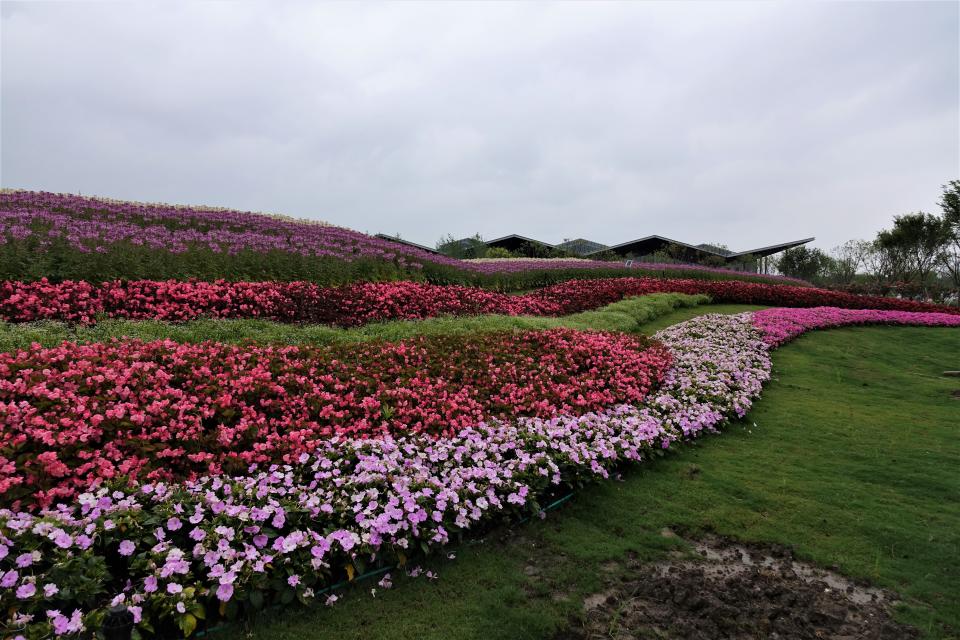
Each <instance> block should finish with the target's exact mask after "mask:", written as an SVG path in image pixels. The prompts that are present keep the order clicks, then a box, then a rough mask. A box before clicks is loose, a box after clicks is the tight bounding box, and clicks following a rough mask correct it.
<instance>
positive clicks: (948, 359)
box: [219, 307, 960, 640]
mask: <svg viewBox="0 0 960 640" xmlns="http://www.w3.org/2000/svg"><path fill="white" fill-rule="evenodd" d="M716 310H718V309H717V308H715V307H701V308H699V309H695V310H683V311H681V312H677V313H674V314H671V315H669V316H665V317H662V318H661V319H660V321H659V322H661V323H662V322H669V321H671V319H672V320H676V319H677V318H679V317H682V316H685V315H693V314H696V313H703V312H706V311H716ZM734 310H738V309H734ZM644 328H645V329H646V330H650V329H651V328H653V325H651V324H647V325H645V326H644ZM958 357H960V331H957V330H953V329H930V328H909V327H896V328H894V327H868V328H852V329H840V330H834V331H825V332H819V333H814V334H810V335H807V336H804V337H802V338H800V339H799V340H797V341H796V342H794V343H792V344H790V345H788V346H786V347H784V348H782V349H780V350H779V351H777V352H776V353H775V354H774V362H775V379H774V380H773V381H771V383H770V384H769V386H768V387H767V389H766V390H765V394H764V397H763V399H761V400H760V401H759V402H758V403H757V405H756V406H755V407H754V410H753V411H752V412H751V413H750V414H749V415H748V416H747V418H746V419H745V420H743V421H740V422H738V423H736V424H734V425H732V426H730V427H729V428H728V429H727V430H726V432H725V433H724V434H723V435H722V436H714V437H707V438H704V439H703V440H701V441H700V442H698V443H695V444H692V445H689V446H686V447H684V448H683V449H681V450H680V451H679V452H678V453H677V455H672V456H668V457H666V458H664V459H661V460H659V461H656V462H652V463H648V464H645V465H642V466H640V467H638V468H636V469H634V470H632V471H630V472H629V473H625V477H624V480H623V482H608V483H603V484H598V485H594V486H591V487H589V488H587V489H586V490H584V491H582V492H580V493H579V494H578V495H577V496H576V497H575V498H574V500H573V501H571V502H569V503H567V505H565V506H564V507H563V508H561V509H560V510H558V511H556V512H553V513H551V514H550V516H549V517H548V518H547V519H546V520H544V521H542V522H540V521H535V522H532V523H527V524H524V525H521V526H518V527H517V528H516V529H515V530H514V531H500V532H497V533H496V534H491V535H488V536H487V537H486V539H483V540H479V541H474V542H469V543H465V544H463V545H461V546H460V547H459V548H458V549H456V554H457V559H456V560H454V561H450V560H447V559H446V558H436V559H434V560H432V561H431V563H430V566H431V567H432V568H433V569H435V570H438V571H439V574H440V578H439V579H438V580H436V581H431V580H427V579H426V578H424V577H420V578H416V579H411V578H406V577H403V576H402V575H401V574H402V572H399V571H394V572H393V577H394V582H395V587H394V589H392V590H390V591H384V590H383V589H378V591H377V594H376V598H373V597H372V596H371V594H370V588H371V587H374V586H375V584H373V583H365V584H363V585H357V586H354V587H352V588H350V589H348V590H347V591H345V592H342V593H341V594H340V596H341V601H340V602H339V603H338V604H337V606H335V607H333V608H330V609H327V608H325V607H322V606H321V607H318V608H316V609H312V610H300V611H285V612H283V613H281V614H279V616H280V617H279V618H278V619H273V620H270V621H262V622H261V623H259V624H256V625H254V627H253V628H252V637H253V638H256V639H261V640H287V639H290V640H292V639H306V640H321V639H324V638H364V639H377V638H384V639H413V638H417V639H421V638H444V639H447V638H449V639H471V638H483V639H499V638H502V639H505V640H506V639H511V640H514V639H518V638H549V637H551V636H552V635H553V634H554V633H555V632H556V631H557V630H558V629H560V628H562V627H563V626H564V625H565V624H567V621H568V620H569V619H570V618H571V617H575V616H578V615H580V613H581V612H582V600H583V597H584V596H585V595H587V594H590V593H593V592H596V591H598V590H600V589H601V588H602V585H603V583H604V579H605V578H608V577H610V576H611V575H616V574H617V573H619V572H622V571H624V569H623V568H622V567H623V566H624V565H623V564H622V563H619V562H618V561H621V560H623V559H624V557H625V556H626V555H627V554H628V553H634V554H636V555H637V556H639V557H640V558H654V557H657V556H658V555H660V554H662V553H663V552H664V551H665V550H666V549H668V548H671V547H673V546H674V545H676V544H679V543H677V542H676V541H675V540H672V539H668V538H664V537H662V536H661V535H660V533H659V532H660V531H661V529H662V528H663V527H671V528H673V529H674V530H675V531H678V532H680V533H681V534H683V535H685V536H696V535H697V534H699V533H702V532H715V533H718V534H721V535H725V536H729V537H732V538H737V539H741V540H746V541H766V542H776V543H781V544H786V545H790V546H792V547H793V548H794V549H795V550H796V552H797V553H798V554H799V555H800V556H801V557H803V558H806V559H809V560H812V561H815V562H817V563H820V564H822V565H826V566H831V565H836V566H837V568H838V569H839V570H840V571H842V572H843V573H845V574H848V575H850V576H855V577H859V578H865V579H868V580H870V581H871V582H873V583H875V584H878V585H881V586H883V587H887V588H891V589H894V590H896V591H898V592H899V593H900V594H901V595H902V596H903V598H904V604H902V605H900V606H899V608H898V609H897V615H898V617H899V618H900V619H902V620H903V621H906V622H909V623H912V624H915V625H917V626H918V627H919V628H921V629H922V630H923V631H924V633H925V635H926V636H927V637H930V638H951V637H957V634H958V633H960V586H958V585H960V438H958V436H960V433H958V429H960V420H958V416H960V400H958V399H955V398H953V397H951V394H952V393H954V392H955V391H956V390H957V388H958V386H960V385H958V383H957V381H956V379H949V378H944V377H941V376H940V373H941V372H942V371H943V370H945V369H956V368H958V367H957V365H958V361H957V358H958ZM232 631H237V630H235V629H228V630H227V631H226V632H224V633H227V634H229V633H231V632H232ZM219 637H223V635H222V634H220V636H219Z"/></svg>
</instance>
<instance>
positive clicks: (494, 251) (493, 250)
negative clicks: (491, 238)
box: [484, 247, 516, 258]
mask: <svg viewBox="0 0 960 640" xmlns="http://www.w3.org/2000/svg"><path fill="white" fill-rule="evenodd" d="M515 257H516V256H514V255H513V254H512V253H510V252H509V251H507V250H506V249H504V248H503V247H490V248H489V249H487V254H486V255H485V256H484V258H515Z"/></svg>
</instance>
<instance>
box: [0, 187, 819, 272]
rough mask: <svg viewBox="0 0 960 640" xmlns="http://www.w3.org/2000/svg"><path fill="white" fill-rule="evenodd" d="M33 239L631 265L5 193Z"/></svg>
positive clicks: (4, 212)
mask: <svg viewBox="0 0 960 640" xmlns="http://www.w3.org/2000/svg"><path fill="white" fill-rule="evenodd" d="M27 238H35V239H37V240H38V241H39V247H40V248H41V249H42V248H45V247H49V246H50V244H51V243H52V242H53V241H54V240H61V241H64V242H66V243H67V245H68V246H69V247H71V248H72V249H74V250H76V251H78V252H82V253H106V252H108V251H109V250H110V249H111V247H112V246H114V245H118V244H120V243H129V244H132V245H135V246H143V247H147V248H150V249H154V250H157V251H165V252H170V253H176V254H183V253H187V252H188V251H191V250H195V249H205V250H210V251H213V252H214V253H224V254H228V255H236V254H239V253H241V252H243V251H253V252H256V253H268V252H271V251H280V252H284V253H292V254H297V255H302V256H310V257H329V258H335V259H337V260H343V261H347V262H351V261H354V260H358V259H374V260H384V261H387V262H393V263H395V264H397V265H398V266H400V267H402V268H407V269H413V270H417V269H421V268H422V267H423V264H424V262H430V263H433V264H438V265H444V266H448V267H454V268H456V269H459V270H462V271H469V272H473V273H479V274H488V275H492V274H510V273H523V272H528V271H540V270H561V269H584V270H596V269H618V268H620V269H626V267H625V265H624V263H622V262H605V261H601V260H583V259H555V260H548V259H542V260H541V259H516V260H492V261H479V262H478V261H470V260H457V259H455V258H449V257H447V256H442V255H438V254H435V253H431V252H428V251H424V250H422V249H418V248H416V247H413V246H410V245H404V244H398V243H396V242H391V241H389V240H384V239H381V238H377V237H373V236H368V235H366V234H363V233H359V232H356V231H351V230H349V229H344V228H341V227H336V226H333V225H329V224H325V223H319V222H316V221H308V220H296V219H293V218H287V217H283V216H274V215H263V214H255V213H250V212H245V211H234V210H230V209H214V208H205V207H182V206H175V205H165V204H145V203H138V202H123V201H119V200H107V199H100V198H85V197H81V196H74V195H70V194H55V193H46V192H36V191H12V190H7V191H3V192H0V245H3V244H5V243H8V242H13V241H22V240H26V239H27ZM632 268H633V269H634V270H638V271H642V272H661V271H685V272H706V273H715V274H718V275H726V276H729V277H735V276H743V275H744V274H743V273H742V272H738V271H734V270H731V269H722V268H715V267H704V266H700V265H692V264H660V263H635V264H633V265H632ZM746 275H749V276H750V277H754V278H756V277H761V276H757V274H746ZM762 277H763V278H764V279H769V280H770V281H772V282H788V283H795V284H807V283H806V282H803V281H802V280H797V279H795V278H787V277H780V276H762Z"/></svg>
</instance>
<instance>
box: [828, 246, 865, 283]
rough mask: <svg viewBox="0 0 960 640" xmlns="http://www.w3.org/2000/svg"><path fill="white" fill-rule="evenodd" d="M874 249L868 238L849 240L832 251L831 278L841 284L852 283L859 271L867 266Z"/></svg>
mask: <svg viewBox="0 0 960 640" xmlns="http://www.w3.org/2000/svg"><path fill="white" fill-rule="evenodd" d="M871 251H873V247H872V245H871V243H870V242H867V241H866V240H847V241H846V242H844V243H843V244H842V245H840V246H839V247H834V248H833V251H831V253H832V254H833V255H832V256H831V258H832V262H831V264H830V273H829V276H830V279H831V280H833V281H834V282H838V283H841V284H850V283H851V282H853V279H854V278H855V277H856V275H857V273H859V271H860V270H861V269H862V268H864V267H866V266H867V260H868V256H869V255H870V252H871Z"/></svg>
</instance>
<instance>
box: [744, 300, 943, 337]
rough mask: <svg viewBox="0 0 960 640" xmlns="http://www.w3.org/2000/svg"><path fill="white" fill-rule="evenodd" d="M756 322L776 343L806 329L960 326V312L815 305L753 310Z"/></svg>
mask: <svg viewBox="0 0 960 640" xmlns="http://www.w3.org/2000/svg"><path fill="white" fill-rule="evenodd" d="M753 323H754V325H755V326H756V327H757V328H758V329H759V330H760V331H761V332H762V333H763V339H764V340H765V341H766V342H767V343H768V344H770V345H772V346H775V347H776V346H779V345H781V344H783V343H785V342H789V341H790V340H793V339H794V338H796V337H797V336H799V335H801V334H803V333H806V332H807V331H812V330H814V329H827V328H831V327H843V326H850V325H864V324H892V325H914V326H925V327H960V315H950V314H946V313H923V312H920V313H916V312H909V311H878V310H875V309H837V308H836V307H814V308H811V309H764V310H763V311H758V312H756V313H754V314H753Z"/></svg>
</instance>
